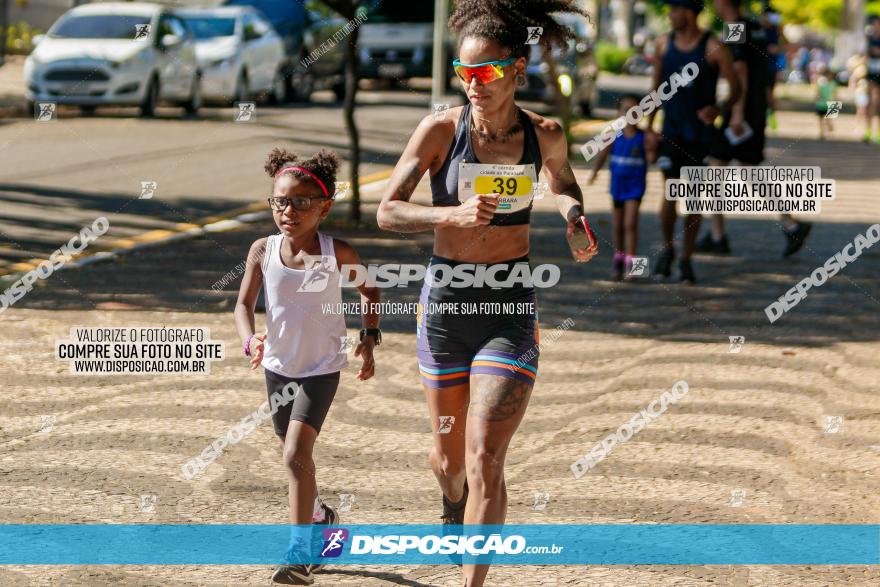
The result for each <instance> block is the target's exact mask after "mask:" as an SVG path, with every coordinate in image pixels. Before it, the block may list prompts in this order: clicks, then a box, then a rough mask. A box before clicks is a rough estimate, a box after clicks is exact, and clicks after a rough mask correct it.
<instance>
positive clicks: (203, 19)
mask: <svg viewBox="0 0 880 587" xmlns="http://www.w3.org/2000/svg"><path fill="white" fill-rule="evenodd" d="M184 20H185V21H186V24H188V25H189V28H190V29H192V31H193V33H194V34H195V36H196V39H213V38H215V37H231V36H233V35H234V34H235V19H234V18H220V17H216V16H187V17H185V18H184Z"/></svg>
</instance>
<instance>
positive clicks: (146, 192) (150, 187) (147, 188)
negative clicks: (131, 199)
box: [138, 181, 159, 200]
mask: <svg viewBox="0 0 880 587" xmlns="http://www.w3.org/2000/svg"><path fill="white" fill-rule="evenodd" d="M157 189H159V183H158V182H155V181H142V182H141V195H140V197H138V200H149V199H151V198H152V197H153V196H154V195H155V194H156V190H157Z"/></svg>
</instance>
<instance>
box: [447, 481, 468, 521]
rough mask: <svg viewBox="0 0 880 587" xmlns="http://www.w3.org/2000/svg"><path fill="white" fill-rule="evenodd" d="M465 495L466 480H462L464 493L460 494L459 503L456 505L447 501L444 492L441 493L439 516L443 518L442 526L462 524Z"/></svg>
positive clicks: (466, 488) (466, 492)
mask: <svg viewBox="0 0 880 587" xmlns="http://www.w3.org/2000/svg"><path fill="white" fill-rule="evenodd" d="M467 496H468V486H467V481H465V482H464V493H463V494H462V498H461V501H460V502H459V504H461V505H458V506H456V505H455V504H453V503H451V502H450V501H449V499H448V498H447V497H446V495H445V494H444V495H443V515H442V516H440V517H441V519H442V520H443V525H444V526H450V525H456V526H460V525H462V524H464V508H465V506H466V505H467Z"/></svg>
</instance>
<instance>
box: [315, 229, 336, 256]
mask: <svg viewBox="0 0 880 587" xmlns="http://www.w3.org/2000/svg"><path fill="white" fill-rule="evenodd" d="M318 241H319V242H320V244H321V256H322V257H330V258H332V259H336V249H335V248H334V247H333V237H332V236H330V235H329V234H324V233H323V232H319V233H318Z"/></svg>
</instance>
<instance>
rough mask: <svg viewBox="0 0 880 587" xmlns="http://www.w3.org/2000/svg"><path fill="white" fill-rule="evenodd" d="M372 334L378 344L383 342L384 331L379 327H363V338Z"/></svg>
mask: <svg viewBox="0 0 880 587" xmlns="http://www.w3.org/2000/svg"><path fill="white" fill-rule="evenodd" d="M367 336H372V337H373V338H375V339H376V346H379V345H380V344H382V331H381V330H379V329H378V328H362V329H361V340H364V337H367Z"/></svg>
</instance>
